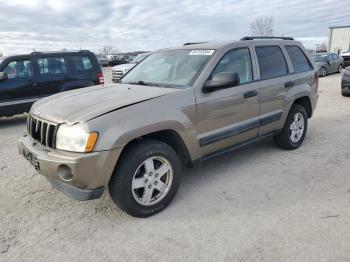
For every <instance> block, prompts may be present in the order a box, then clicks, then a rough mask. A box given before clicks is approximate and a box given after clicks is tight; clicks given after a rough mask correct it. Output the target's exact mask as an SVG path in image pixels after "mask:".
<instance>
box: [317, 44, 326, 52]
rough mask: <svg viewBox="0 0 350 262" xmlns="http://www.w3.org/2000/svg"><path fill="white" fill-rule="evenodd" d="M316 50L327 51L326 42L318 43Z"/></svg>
mask: <svg viewBox="0 0 350 262" xmlns="http://www.w3.org/2000/svg"><path fill="white" fill-rule="evenodd" d="M316 51H318V52H327V45H326V43H322V44H320V45H319V46H318V47H317V48H316Z"/></svg>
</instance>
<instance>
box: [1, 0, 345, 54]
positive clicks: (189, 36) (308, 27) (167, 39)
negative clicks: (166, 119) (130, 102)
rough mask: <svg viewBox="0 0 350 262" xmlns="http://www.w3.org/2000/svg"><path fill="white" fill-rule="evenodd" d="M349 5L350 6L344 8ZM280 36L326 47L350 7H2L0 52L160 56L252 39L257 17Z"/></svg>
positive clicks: (171, 2) (332, 2) (298, 1)
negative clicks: (162, 51)
mask: <svg viewBox="0 0 350 262" xmlns="http://www.w3.org/2000/svg"><path fill="white" fill-rule="evenodd" d="M346 2H348V3H346ZM261 16H272V17H273V18H274V22H275V26H274V33H275V35H281V34H283V35H285V36H293V37H295V38H298V39H300V40H301V41H303V42H304V44H306V46H307V47H309V48H310V47H314V46H313V45H314V44H316V43H321V42H327V41H328V40H327V38H328V34H329V29H328V27H329V26H332V25H344V24H350V19H349V17H350V4H349V0H343V1H340V0H337V1H336V0H318V1H310V0H309V1H305V0H290V1H284V0H214V1H213V0H210V1H209V0H200V1H198V0H68V1H67V0H0V52H2V53H19V52H28V51H31V50H33V49H34V48H35V49H36V50H60V49H63V48H67V49H80V48H82V49H91V50H93V51H97V50H99V49H100V48H101V47H102V46H104V45H112V46H114V47H115V48H117V49H118V50H120V51H131V50H155V49H159V48H163V47H169V46H176V45H180V44H182V43H185V42H191V41H226V40H236V39H239V38H240V37H242V36H245V35H250V34H251V32H250V24H251V22H253V21H254V20H255V19H256V18H257V17H261Z"/></svg>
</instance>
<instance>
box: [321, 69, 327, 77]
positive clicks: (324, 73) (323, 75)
mask: <svg viewBox="0 0 350 262" xmlns="http://www.w3.org/2000/svg"><path fill="white" fill-rule="evenodd" d="M327 74H328V72H327V68H324V67H322V68H321V72H320V76H322V77H325V76H327Z"/></svg>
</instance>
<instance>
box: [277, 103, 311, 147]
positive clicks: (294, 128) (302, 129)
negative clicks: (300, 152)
mask: <svg viewBox="0 0 350 262" xmlns="http://www.w3.org/2000/svg"><path fill="white" fill-rule="evenodd" d="M307 124H308V118H307V114H306V110H305V108H304V107H303V106H301V105H298V104H294V105H293V106H292V108H291V110H290V112H289V114H288V117H287V120H286V123H285V124H284V127H283V129H282V132H281V133H280V134H279V135H278V136H275V137H274V141H275V144H276V145H277V146H279V147H281V148H284V149H288V150H293V149H297V148H298V147H299V146H300V145H301V144H302V143H303V141H304V138H305V135H306V130H307Z"/></svg>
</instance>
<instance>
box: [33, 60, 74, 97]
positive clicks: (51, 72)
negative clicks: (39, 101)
mask: <svg viewBox="0 0 350 262" xmlns="http://www.w3.org/2000/svg"><path fill="white" fill-rule="evenodd" d="M36 71H37V75H38V81H37V90H38V91H37V92H38V93H39V94H40V96H41V97H45V96H49V95H52V94H56V93H59V92H61V91H62V88H63V86H64V84H65V82H66V81H69V72H68V66H67V61H66V57H65V56H64V55H52V56H40V57H37V58H36Z"/></svg>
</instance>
